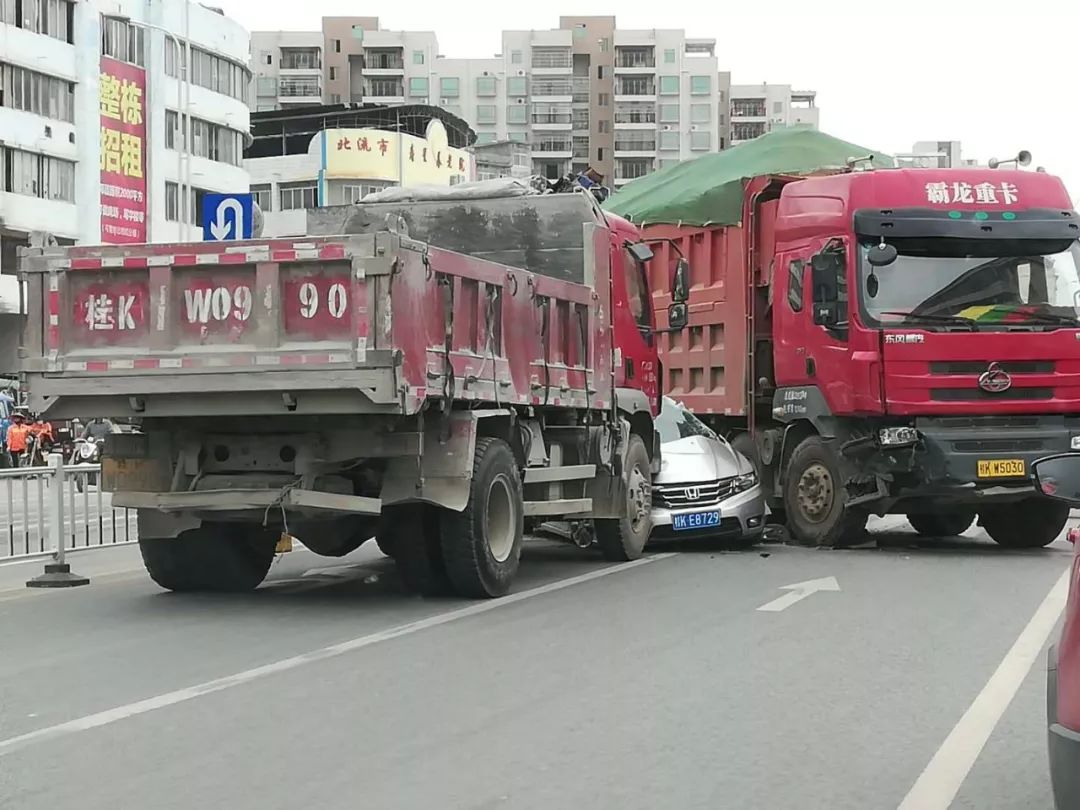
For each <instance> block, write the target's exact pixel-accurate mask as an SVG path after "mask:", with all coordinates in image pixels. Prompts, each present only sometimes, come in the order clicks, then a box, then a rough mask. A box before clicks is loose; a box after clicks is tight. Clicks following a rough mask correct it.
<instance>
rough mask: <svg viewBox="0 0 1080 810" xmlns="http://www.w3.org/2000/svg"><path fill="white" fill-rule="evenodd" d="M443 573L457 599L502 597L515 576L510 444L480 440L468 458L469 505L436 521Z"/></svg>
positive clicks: (517, 505) (515, 479) (517, 491)
mask: <svg viewBox="0 0 1080 810" xmlns="http://www.w3.org/2000/svg"><path fill="white" fill-rule="evenodd" d="M440 534H441V536H442V552H443V559H444V560H446V573H447V575H448V576H449V577H450V581H451V582H452V583H453V585H454V590H455V591H456V592H457V593H458V594H460V595H461V596H470V597H474V598H480V599H484V598H491V597H493V596H502V595H503V594H505V593H506V592H507V591H508V590H510V585H511V583H513V581H514V576H515V574H517V570H518V565H519V564H520V562H521V547H522V545H523V543H524V538H525V507H524V504H523V498H522V493H521V473H520V472H519V471H518V465H517V461H516V460H515V459H514V453H513V451H512V450H511V449H510V445H508V444H507V443H506V442H504V441H503V440H502V439H495V438H491V437H481V438H478V439H477V440H476V454H475V455H474V456H473V474H472V482H471V483H470V485H469V502H468V503H467V504H466V505H465V509H464V510H463V511H461V512H452V511H449V510H444V511H443V513H442V520H441V521H440Z"/></svg>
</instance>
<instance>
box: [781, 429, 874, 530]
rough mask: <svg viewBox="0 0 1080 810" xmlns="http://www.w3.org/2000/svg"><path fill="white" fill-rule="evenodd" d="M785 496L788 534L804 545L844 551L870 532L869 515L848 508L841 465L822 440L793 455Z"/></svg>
mask: <svg viewBox="0 0 1080 810" xmlns="http://www.w3.org/2000/svg"><path fill="white" fill-rule="evenodd" d="M783 494H784V512H785V513H786V516H787V526H788V531H789V532H790V533H791V536H792V537H793V538H794V539H795V540H796V542H798V543H800V544H802V545H807V546H836V547H842V546H845V545H850V544H851V543H853V542H857V541H858V539H859V538H860V537H861V536H862V534H863V532H864V531H865V530H866V521H867V519H868V518H869V515H868V514H867V513H866V512H864V511H862V510H859V509H845V508H844V490H843V484H842V482H841V477H840V465H839V464H838V463H837V461H836V456H835V455H834V454H833V452H832V450H831V449H830V448H829V447H828V445H826V444H825V442H823V441H822V440H821V438H820V437H819V436H808V437H807V438H805V439H803V441H802V442H801V443H800V444H799V445H798V446H797V447H796V448H795V450H794V452H792V454H791V458H790V459H789V461H788V465H787V472H786V474H785V475H784V493H783Z"/></svg>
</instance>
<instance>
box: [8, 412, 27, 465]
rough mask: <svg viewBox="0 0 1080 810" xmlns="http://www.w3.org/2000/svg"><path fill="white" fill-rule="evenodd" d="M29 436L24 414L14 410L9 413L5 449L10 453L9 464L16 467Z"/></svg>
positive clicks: (24, 450)
mask: <svg viewBox="0 0 1080 810" xmlns="http://www.w3.org/2000/svg"><path fill="white" fill-rule="evenodd" d="M29 437H30V426H29V425H27V424H26V415H25V414H22V413H19V412H18V411H16V412H15V413H14V414H12V415H11V427H9V428H8V431H7V449H8V453H10V454H11V466H12V467H18V466H20V462H21V460H22V456H23V453H25V452H26V440H27V439H28V438H29Z"/></svg>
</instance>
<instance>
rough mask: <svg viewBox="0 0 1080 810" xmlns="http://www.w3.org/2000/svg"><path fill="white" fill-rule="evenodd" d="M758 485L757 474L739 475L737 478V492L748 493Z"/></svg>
mask: <svg viewBox="0 0 1080 810" xmlns="http://www.w3.org/2000/svg"><path fill="white" fill-rule="evenodd" d="M756 484H757V473H752V472H749V473H746V474H745V475H738V476H736V477H735V491H736V492H746V490H748V489H751V488H752V487H753V486H754V485H756Z"/></svg>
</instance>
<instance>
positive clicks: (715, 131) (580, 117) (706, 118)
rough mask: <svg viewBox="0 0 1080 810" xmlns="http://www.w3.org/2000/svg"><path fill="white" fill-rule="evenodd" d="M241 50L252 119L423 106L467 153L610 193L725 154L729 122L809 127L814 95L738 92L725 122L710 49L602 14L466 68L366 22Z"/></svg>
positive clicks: (705, 41)
mask: <svg viewBox="0 0 1080 810" xmlns="http://www.w3.org/2000/svg"><path fill="white" fill-rule="evenodd" d="M251 48H252V60H251V61H252V69H253V71H254V83H255V88H254V90H253V98H254V104H255V109H256V111H265V110H274V109H281V108H288V107H292V106H303V105H311V104H319V103H324V104H336V103H341V102H364V103H381V104H400V103H407V104H428V103H429V104H433V105H437V106H440V107H443V108H444V109H446V110H447V111H449V112H452V113H453V114H455V115H458V116H460V117H462V118H464V119H465V120H466V121H467V122H469V124H470V125H471V126H472V127H473V129H474V130H475V132H476V136H477V143H479V144H484V143H495V142H501V141H516V142H519V143H524V144H528V145H529V148H530V150H531V155H532V168H533V171H534V172H535V173H538V174H542V175H544V176H547V177H557V176H560V175H562V174H565V173H567V172H569V171H580V170H583V169H585V168H586V167H587V166H592V167H594V168H596V169H597V170H598V171H600V172H601V173H603V174H604V175H605V177H606V178H607V181H608V182H609V183H610V184H613V185H616V186H618V185H621V184H623V183H626V182H629V181H630V180H633V179H635V178H637V177H640V176H642V175H644V174H648V173H649V172H651V171H653V170H655V169H658V168H662V167H664V166H667V165H670V164H673V163H677V162H679V161H680V160H687V159H689V158H692V157H696V156H698V155H701V154H704V153H706V152H710V151H717V150H719V149H724V148H725V147H727V146H728V145H730V143H731V142H732V139H733V138H734V137H735V134H736V133H735V127H734V123H735V121H736V120H737V121H738V123H739V124H740V127H739V128H738V134H740V135H744V136H745V135H747V134H748V132H750V131H758V130H760V132H764V131H767V130H768V129H769V128H772V127H774V126H779V125H781V124H782V125H785V126H787V125H791V124H794V123H812V124H814V125H815V126H816V122H817V110H816V108H815V107H814V94H813V93H800V92H796V91H792V89H791V87H790V86H789V85H755V86H753V87H749V88H743V89H746V90H748V93H747V95H746V96H745V98H746V99H752V98H756V96H755V94H759V95H760V96H761V104H760V107H761V110H762V113H763V114H762V115H761V116H760V119H759V117H758V116H756V115H755V116H750V117H747V116H745V115H740V116H738V117H737V118H736V119H733V118H732V116H733V115H734V114H735V112H736V111H738V112H740V113H742V112H745V111H746V110H747V109H750V108H751V107H749V106H746V105H742V104H740V105H736V104H735V103H734V101H733V98H734V97H733V88H732V86H731V74H730V73H728V72H724V71H720V70H719V69H718V60H717V56H716V40H714V39H709V38H697V37H692V36H688V35H687V34H686V32H685V31H683V30H680V29H647V30H628V29H620V28H618V27H617V25H616V19H615V17H611V16H582V17H577V16H567V17H561V18H560V19H559V25H558V27H557V28H553V29H547V30H532V31H504V32H503V33H502V52H501V53H500V54H498V55H496V56H493V57H488V58H477V59H472V58H470V59H447V58H444V57H442V56H440V55H439V48H438V42H437V40H436V37H435V34H434V33H432V32H410V31H383V30H380V28H379V21H378V19H377V18H373V17H354V18H344V17H334V18H329V17H327V18H323V21H322V29H321V30H320V31H311V32H295V31H292V32H280V31H278V32H254V33H252V35H251ZM742 98H743V97H742V96H740V99H742ZM778 103H780V104H781V107H779V108H777V106H776V105H777V104H778ZM751 106H752V111H754V112H756V111H757V106H756V105H751ZM774 109H779V112H773V110H774ZM759 123H760V124H761V125H762V126H760V127H759V126H758V124H759ZM744 124H750V125H752V126H750V127H749V128H747V127H745V126H742V125H744ZM760 132H759V134H760ZM740 140H745V138H740Z"/></svg>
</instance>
